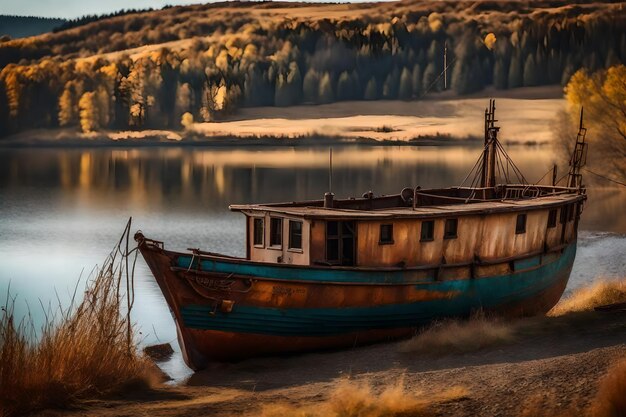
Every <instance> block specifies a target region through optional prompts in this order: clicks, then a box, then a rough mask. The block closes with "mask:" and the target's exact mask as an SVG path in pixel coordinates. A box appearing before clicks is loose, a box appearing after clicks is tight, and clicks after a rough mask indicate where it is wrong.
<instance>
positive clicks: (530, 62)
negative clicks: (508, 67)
mask: <svg viewBox="0 0 626 417" xmlns="http://www.w3.org/2000/svg"><path fill="white" fill-rule="evenodd" d="M538 81H539V80H538V79H537V67H536V64H535V59H534V58H533V55H532V54H529V55H528V57H527V58H526V62H525V63H524V86H525V87H530V86H535V85H538V84H539V82H538Z"/></svg>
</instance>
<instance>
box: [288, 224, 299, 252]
mask: <svg viewBox="0 0 626 417" xmlns="http://www.w3.org/2000/svg"><path fill="white" fill-rule="evenodd" d="M289 249H302V222H300V221H296V220H289Z"/></svg>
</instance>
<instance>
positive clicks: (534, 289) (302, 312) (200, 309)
mask: <svg viewBox="0 0 626 417" xmlns="http://www.w3.org/2000/svg"><path fill="white" fill-rule="evenodd" d="M575 253H576V246H575V244H572V245H570V246H568V247H567V248H566V249H565V250H564V252H563V255H562V256H561V257H560V258H559V259H558V260H556V261H555V262H552V263H549V264H547V265H545V266H541V267H538V268H536V269H530V270H526V271H522V272H518V273H514V274H509V275H500V276H494V277H488V278H481V279H469V280H468V279H462V280H452V281H445V282H436V281H435V282H422V283H419V284H415V285H417V286H419V287H420V289H421V290H425V291H428V292H439V293H446V294H455V295H454V296H453V297H450V298H443V299H435V300H420V301H415V302H412V303H406V304H392V305H372V306H364V307H341V306H337V307H334V308H315V307H313V308H273V307H258V306H246V305H241V306H238V305H235V306H234V307H233V310H232V311H231V312H229V313H221V312H219V311H217V312H216V313H215V314H214V315H210V314H209V313H210V312H211V311H212V310H211V309H212V307H211V306H209V305H203V304H189V305H185V306H182V307H181V316H182V319H183V324H184V326H185V327H189V328H193V329H202V330H220V331H225V332H229V331H233V332H244V333H260V334H268V335H280V336H326V335H335V334H340V333H348V332H356V331H363V330H371V329H384V328H398V327H419V326H422V325H424V324H427V323H429V322H431V321H433V320H434V319H437V318H442V317H453V316H454V317H459V316H460V317H463V316H468V315H469V314H470V313H471V312H472V311H476V310H478V309H484V310H488V311H506V310H510V309H512V308H513V309H515V308H517V309H520V308H521V309H523V306H522V307H520V304H521V305H524V304H526V305H528V307H529V308H528V309H527V312H528V313H535V312H541V311H543V310H546V309H549V308H551V307H552V306H549V304H551V303H547V304H548V305H545V306H544V305H543V303H541V301H542V300H541V295H542V294H544V293H545V292H551V289H553V288H555V287H556V288H557V289H560V288H564V287H565V285H566V284H567V280H568V278H569V275H570V271H571V268H572V264H573V262H574V256H575ZM216 266H217V265H216ZM220 267H221V268H220ZM223 267H224V265H220V266H218V268H216V269H226V268H223ZM246 269H248V268H246ZM270 270H271V268H270ZM256 272H260V271H259V270H258V269H257V271H256ZM271 272H273V271H270V273H271ZM299 272H301V274H300V275H311V276H313V277H314V280H313V281H314V282H317V281H322V282H324V281H326V280H327V279H328V278H321V277H319V275H316V274H309V273H308V272H310V271H299ZM343 275H344V276H345V275H346V274H343ZM388 275H390V274H383V275H381V276H378V277H377V276H376V275H373V274H369V277H368V278H367V280H368V281H369V282H381V281H385V282H388V280H389V277H388ZM399 275H401V274H399ZM344 276H341V278H344ZM300 278H302V277H300ZM344 279H345V278H344ZM398 280H399V279H398ZM431 281H433V280H432V279H431ZM326 282H327V281H326ZM352 282H354V281H352ZM557 292H559V291H558V290H557ZM561 293H562V290H561ZM555 298H556V297H555ZM558 298H560V294H559V297H558ZM558 298H556V300H554V302H555V303H556V301H558ZM537 308H538V311H536V310H537ZM522 315H523V314H522Z"/></svg>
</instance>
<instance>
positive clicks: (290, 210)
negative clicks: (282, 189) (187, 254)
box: [230, 194, 586, 219]
mask: <svg viewBox="0 0 626 417" xmlns="http://www.w3.org/2000/svg"><path fill="white" fill-rule="evenodd" d="M585 198H586V196H585V195H584V194H556V195H546V196H541V197H536V198H526V199H510V200H488V201H481V202H471V203H465V202H464V201H459V203H458V204H445V205H429V206H418V207H389V208H382V209H371V210H360V209H347V208H326V207H319V206H316V205H313V204H312V205H311V206H300V205H294V206H287V205H271V204H269V205H262V204H247V205H237V204H234V205H231V206H230V209H231V210H233V211H243V212H246V211H250V212H254V211H264V212H270V213H279V214H285V215H289V216H296V217H302V218H353V219H383V218H427V217H442V216H450V215H454V214H488V213H498V212H508V211H520V210H535V209H543V208H547V207H551V206H559V205H563V204H564V203H573V202H578V201H582V200H584V199H585ZM312 203H313V202H312Z"/></svg>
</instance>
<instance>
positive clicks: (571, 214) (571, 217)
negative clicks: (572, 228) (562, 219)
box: [567, 204, 576, 222]
mask: <svg viewBox="0 0 626 417" xmlns="http://www.w3.org/2000/svg"><path fill="white" fill-rule="evenodd" d="M575 211H576V204H570V205H569V208H568V211H567V221H568V222H571V221H572V220H574V212H575Z"/></svg>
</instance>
